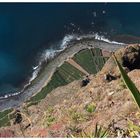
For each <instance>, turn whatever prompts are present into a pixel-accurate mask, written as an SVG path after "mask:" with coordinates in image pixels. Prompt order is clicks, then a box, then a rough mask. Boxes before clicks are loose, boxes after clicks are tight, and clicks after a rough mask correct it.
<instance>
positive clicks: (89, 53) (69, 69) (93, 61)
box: [28, 48, 108, 106]
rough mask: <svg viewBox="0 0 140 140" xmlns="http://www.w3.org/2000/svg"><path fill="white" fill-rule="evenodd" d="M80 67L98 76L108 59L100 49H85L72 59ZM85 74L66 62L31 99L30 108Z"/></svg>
mask: <svg viewBox="0 0 140 140" xmlns="http://www.w3.org/2000/svg"><path fill="white" fill-rule="evenodd" d="M72 59H73V60H74V61H75V62H76V63H77V64H78V65H79V66H81V67H82V68H83V69H84V70H85V71H87V72H88V73H90V74H96V73H97V72H98V71H100V70H101V69H102V67H103V65H104V64H105V62H106V61H107V59H108V57H104V56H103V55H102V50H101V49H99V48H92V49H84V50H81V51H80V52H78V53H76V54H75V55H74V56H73V58H72ZM84 75H85V74H84V73H83V72H81V71H80V70H79V69H78V68H76V67H74V66H73V65H71V64H69V63H68V62H66V61H65V62H64V63H63V64H62V65H61V66H60V67H58V68H57V69H56V71H55V72H54V74H53V76H52V78H51V80H50V82H49V83H48V84H47V86H45V87H44V88H43V89H42V90H41V91H40V92H39V93H38V94H36V95H35V96H33V97H32V98H31V99H30V101H29V102H30V103H29V104H28V106H30V105H32V104H35V103H37V102H38V101H40V100H41V99H43V98H45V97H46V95H47V94H48V93H49V92H51V91H52V90H53V89H55V88H57V87H59V86H63V85H66V84H68V83H71V82H72V81H74V80H78V79H81V78H83V76H84Z"/></svg>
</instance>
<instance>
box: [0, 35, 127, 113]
mask: <svg viewBox="0 0 140 140" xmlns="http://www.w3.org/2000/svg"><path fill="white" fill-rule="evenodd" d="M96 39H97V38H96ZM123 46H125V45H123V44H113V43H107V42H104V41H101V40H100V41H99V40H95V39H93V38H90V39H88V38H86V39H81V40H76V41H72V43H70V44H68V47H66V48H65V49H64V50H63V51H62V52H60V53H59V54H58V55H56V57H54V58H53V59H52V60H51V61H50V62H49V63H48V64H47V65H45V66H44V67H43V68H42V69H43V70H41V72H40V74H39V75H38V76H37V78H36V79H34V80H33V81H32V82H31V84H30V85H29V86H28V87H26V88H25V90H24V91H23V92H22V93H20V94H18V95H15V96H11V97H9V98H5V99H1V100H0V111H2V110H4V109H8V108H16V107H19V106H20V105H21V104H22V103H24V102H25V101H26V100H28V99H29V98H30V97H32V96H33V95H35V94H37V93H38V92H39V91H40V90H41V89H42V88H43V87H44V86H45V85H46V84H47V83H48V81H49V78H50V77H51V75H52V74H53V72H54V71H55V69H56V68H57V67H58V66H60V65H61V64H62V63H63V62H64V61H65V60H66V59H67V58H68V57H71V56H72V55H74V54H75V53H77V52H78V51H80V50H82V49H85V48H88V47H98V48H102V49H105V50H107V51H115V50H117V49H119V48H121V47H123Z"/></svg>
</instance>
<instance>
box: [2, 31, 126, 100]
mask: <svg viewBox="0 0 140 140" xmlns="http://www.w3.org/2000/svg"><path fill="white" fill-rule="evenodd" d="M92 38H94V39H96V40H101V41H104V42H107V43H111V44H118V45H123V44H124V43H120V42H116V41H110V40H109V39H107V38H105V37H104V36H100V35H98V34H97V33H96V34H86V35H76V34H73V35H66V36H65V37H64V38H63V39H62V41H61V43H60V47H59V49H53V48H50V49H46V50H45V51H44V52H43V53H42V55H41V57H40V61H39V64H38V65H37V66H35V67H33V73H32V76H31V78H30V79H29V82H28V83H27V84H26V85H25V86H24V88H23V89H22V90H21V91H20V92H15V93H11V94H6V95H5V96H3V97H0V99H3V98H8V97H11V96H15V95H18V94H20V93H21V92H23V91H24V89H25V88H26V87H27V86H29V85H30V84H31V82H32V81H33V80H34V79H35V78H36V77H37V76H38V73H39V71H40V69H41V65H42V62H44V61H46V62H47V61H48V59H52V58H54V57H55V56H56V54H58V53H60V52H62V51H63V50H65V49H66V48H67V47H68V46H69V44H70V42H71V41H72V40H78V41H79V40H82V39H92Z"/></svg>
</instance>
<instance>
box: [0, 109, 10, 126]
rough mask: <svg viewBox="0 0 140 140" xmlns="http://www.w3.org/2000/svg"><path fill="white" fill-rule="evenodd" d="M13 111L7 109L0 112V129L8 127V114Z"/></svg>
mask: <svg viewBox="0 0 140 140" xmlns="http://www.w3.org/2000/svg"><path fill="white" fill-rule="evenodd" d="M12 111H13V109H8V110H5V111H2V112H0V127H2V126H7V125H10V117H9V114H10V113H11V112H12Z"/></svg>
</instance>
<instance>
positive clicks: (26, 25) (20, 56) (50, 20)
mask: <svg viewBox="0 0 140 140" xmlns="http://www.w3.org/2000/svg"><path fill="white" fill-rule="evenodd" d="M139 15H140V4H139V3H0V96H1V97H2V96H5V95H7V94H13V93H15V92H19V91H20V90H21V89H22V88H23V87H24V85H25V84H27V83H28V81H31V80H33V79H34V78H35V76H36V75H37V73H35V70H36V69H37V68H38V65H39V64H40V62H42V61H44V60H45V61H47V59H48V57H53V56H54V50H58V51H59V50H62V49H64V48H65V45H66V44H67V43H69V42H70V41H71V40H72V39H74V37H75V36H76V37H77V36H78V37H80V36H91V35H95V34H96V35H97V34H98V36H102V37H104V38H106V39H108V40H112V41H116V42H122V43H134V42H140V38H139V36H140V28H139V26H140V18H139Z"/></svg>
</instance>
